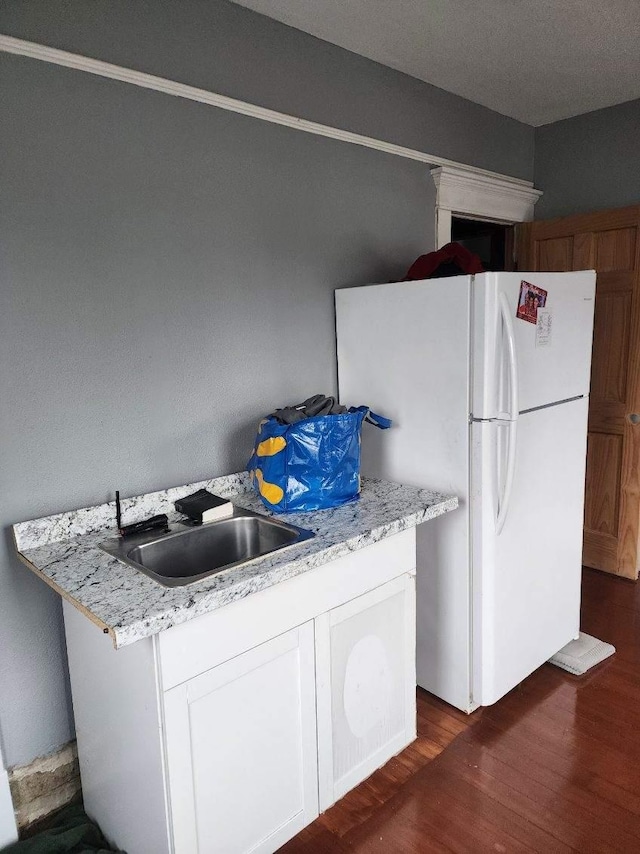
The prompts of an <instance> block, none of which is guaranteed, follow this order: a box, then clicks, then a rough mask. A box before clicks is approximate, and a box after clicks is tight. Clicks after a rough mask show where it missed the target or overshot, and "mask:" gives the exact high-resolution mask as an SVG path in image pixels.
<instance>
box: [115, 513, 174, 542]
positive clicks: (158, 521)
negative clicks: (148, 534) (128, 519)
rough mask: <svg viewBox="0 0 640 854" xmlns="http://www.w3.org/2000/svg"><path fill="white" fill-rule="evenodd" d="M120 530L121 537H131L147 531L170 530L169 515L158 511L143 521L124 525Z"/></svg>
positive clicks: (164, 531)
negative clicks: (155, 514)
mask: <svg viewBox="0 0 640 854" xmlns="http://www.w3.org/2000/svg"><path fill="white" fill-rule="evenodd" d="M119 530H120V536H121V537H131V536H133V534H142V533H144V532H145V531H156V530H158V531H162V532H163V533H165V534H166V533H168V531H169V517H168V516H167V514H166V513H158V515H157V516H152V517H151V518H150V519H145V520H144V521H142V522H133V523H132V524H131V525H122V526H121V528H120V529H119Z"/></svg>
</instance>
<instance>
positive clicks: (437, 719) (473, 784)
mask: <svg viewBox="0 0 640 854" xmlns="http://www.w3.org/2000/svg"><path fill="white" fill-rule="evenodd" d="M582 592H583V596H582V600H583V604H582V623H581V628H582V630H583V631H585V632H588V633H589V634H592V635H595V636H596V637H598V638H600V639H602V640H605V641H608V642H610V643H613V644H614V645H615V646H616V648H617V653H616V655H615V656H614V657H613V658H610V659H609V660H608V661H605V662H603V663H602V664H601V665H599V666H598V667H597V668H595V669H594V670H592V671H590V672H589V673H588V674H587V675H586V676H583V677H581V678H578V677H574V676H571V675H570V674H568V673H565V672H563V671H561V670H559V669H558V668H556V667H553V666H551V665H549V664H545V665H544V666H543V667H541V668H540V669H539V670H537V671H536V672H535V673H534V674H533V675H532V676H530V677H529V678H528V679H526V680H525V681H524V682H523V683H522V684H521V685H520V686H518V687H517V688H515V689H514V690H513V691H511V692H510V693H509V694H508V695H507V696H506V697H504V698H503V699H502V700H500V702H498V703H496V704H495V705H494V706H491V707H488V708H485V709H481V710H479V711H477V712H475V713H474V714H473V715H471V716H469V717H467V716H466V715H464V714H462V713H461V712H458V711H457V710H455V709H452V708H451V707H450V706H447V705H446V704H445V703H442V702H441V701H439V700H437V699H435V698H434V697H432V696H431V695H429V694H427V693H426V692H424V691H421V690H418V739H417V741H416V742H414V743H413V744H412V745H410V747H408V748H407V749H406V750H405V751H403V752H402V753H401V754H400V755H399V756H397V757H395V758H394V759H392V760H391V761H390V762H388V763H387V764H386V765H385V766H384V768H381V769H380V770H379V771H377V772H376V773H375V774H373V775H372V776H371V777H370V778H369V779H368V780H366V781H365V782H364V783H362V784H361V785H360V786H358V788H357V789H355V790H354V791H353V792H351V793H349V794H348V795H347V796H346V797H345V798H343V799H342V800H341V801H340V802H339V803H338V804H336V805H335V806H334V807H332V808H331V809H330V810H329V811H328V812H326V813H325V814H324V815H322V816H320V818H318V819H317V820H316V821H315V822H314V823H313V824H312V825H310V826H309V827H308V828H306V829H305V830H304V831H302V833H300V834H299V835H298V836H297V837H296V838H295V839H293V840H291V842H289V843H288V844H287V845H285V846H284V847H283V848H282V849H281V854H332V852H336V854H344V852H352V854H353V852H361V854H374V852H375V854H383V852H385V854H388V853H389V852H407V854H423V852H424V854H428V852H451V851H454V852H465V854H467V852H473V854H475V852H492V854H496V852H498V854H504V852H525V851H528V852H531V851H535V852H543V854H553V852H570V851H578V852H580V854H591V853H592V852H593V854H596V852H597V854H609V852H610V854H627V852H629V854H631V852H640V667H639V665H640V585H637V584H634V583H633V582H630V581H625V580H624V579H619V578H614V577H613V576H610V575H605V574H603V573H599V572H596V571H595V570H589V569H585V570H584V572H583V591H582Z"/></svg>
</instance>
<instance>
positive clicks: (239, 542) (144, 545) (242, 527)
mask: <svg viewBox="0 0 640 854" xmlns="http://www.w3.org/2000/svg"><path fill="white" fill-rule="evenodd" d="M313 536H315V535H314V533H313V532H312V531H307V530H305V529H304V528H297V527H296V526H295V525H288V524H286V523H284V522H279V521H277V520H275V519H270V518H268V517H267V516H261V515H260V514H259V513H252V512H251V511H250V510H238V509H236V510H235V511H234V515H233V516H232V517H230V518H228V519H221V520H220V521H218V522H209V523H207V524H205V525H202V526H199V527H190V528H187V529H186V530H178V531H174V532H171V533H168V534H161V535H160V536H158V534H157V533H146V534H140V535H138V536H135V537H130V538H128V539H122V537H113V538H112V539H110V540H105V541H104V542H102V543H100V548H101V549H102V550H103V551H106V552H108V553H109V554H111V555H114V556H115V557H117V558H119V559H120V560H123V561H124V562H125V563H128V564H130V565H131V566H133V567H135V568H136V569H138V570H140V572H144V573H145V574H146V575H148V576H150V577H151V578H153V579H155V581H158V582H159V583H160V584H164V585H165V586H166V587H178V586H180V585H184V584H191V582H193V581H199V580H200V579H202V578H207V576H209V575H214V574H215V573H217V572H222V571H223V570H225V569H231V568H232V567H237V566H242V565H244V564H246V563H249V562H250V561H252V560H255V559H256V558H259V557H263V556H264V555H267V554H271V553H272V552H275V551H279V550H280V549H284V548H287V546H293V545H295V544H296V543H300V542H303V541H304V540H308V539H310V538H311V537H313Z"/></svg>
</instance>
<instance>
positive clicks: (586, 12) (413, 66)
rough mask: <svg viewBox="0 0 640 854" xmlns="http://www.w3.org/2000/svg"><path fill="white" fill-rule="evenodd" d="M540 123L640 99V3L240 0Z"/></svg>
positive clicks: (639, 0)
mask: <svg viewBox="0 0 640 854" xmlns="http://www.w3.org/2000/svg"><path fill="white" fill-rule="evenodd" d="M235 2H238V3H239V5H241V6H246V7H248V8H250V9H254V10H255V11H256V12H260V13H262V14H263V15H267V16H268V17H270V18H275V19H276V20H278V21H282V22H283V23H285V24H289V25H290V26H292V27H296V28H297V29H299V30H304V31H305V32H307V33H311V34H312V35H314V36H317V37H318V38H320V39H323V40H324V41H328V42H331V43H333V44H336V45H340V47H343V48H346V49H347V50H350V51H353V52H354V53H358V54H360V55H361V56H366V57H368V58H369V59H373V60H375V61H376V62H380V63H382V64H383V65H388V66H389V67H391V68H395V69H397V70H398V71H404V72H405V73H406V74H410V75H412V76H413V77H417V78H419V79H420V80H425V81H427V82H428V83H433V84H434V85H435V86H439V87H441V88H442V89H447V90H448V91H449V92H454V93H455V94H456V95H462V96H463V97H465V98H469V99H470V100H471V101H475V102H476V103H478V104H483V105H484V106H486V107H490V108H491V109H492V110H497V112H499V113H503V114H504V115H507V116H512V117H513V118H515V119H519V120H520V121H522V122H526V123H527V124H530V125H542V124H547V123H548V122H554V121H557V120H558V119H564V118H568V117H569V116H575V115H579V114H580V113H587V112H590V111H591V110H596V109H599V108H600V107H608V106H611V105H612V104H619V103H622V102H623V101H630V100H632V99H634V98H640V0H235Z"/></svg>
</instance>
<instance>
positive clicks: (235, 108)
mask: <svg viewBox="0 0 640 854" xmlns="http://www.w3.org/2000/svg"><path fill="white" fill-rule="evenodd" d="M0 52H3V53H11V54H15V55H17V56H25V57H29V58H30V59H37V60H40V61H41V62H48V63H51V64H53V65H61V66H63V67H65V68H73V69H75V70H76V71H83V72H85V73H87V74H95V75H97V76H98V77H106V78H108V79H110V80H119V81H121V82H122V83H129V84H131V85H133V86H140V87H142V88H143V89H153V90H154V91H156V92H163V93H164V94H165V95H173V96H175V97H178V98H186V99H187V100H189V101H197V102H198V103H200V104H208V105H209V106H211V107H219V108H220V109H222V110H229V111H230V112H232V113H240V114H241V115H244V116H251V117H252V118H254V119H260V120H261V121H266V122H271V123H272V124H276V125H284V126H285V127H289V128H293V129H294V130H299V131H304V132H305V133H311V134H315V135H316V136H324V137H328V138H329V139H336V140H339V141H340V142H348V143H351V144H352V145H361V146H363V147H365V148H373V149H375V150H376V151H383V152H385V153H386V154H393V155H395V156H396V157H404V158H407V159H409V160H417V161H419V162H420V163H428V164H429V165H431V166H438V167H442V168H447V169H449V170H453V171H455V170H458V171H460V172H461V173H465V174H467V175H475V176H477V177H478V178H482V177H483V176H484V177H485V178H487V179H490V180H494V181H504V182H506V183H508V184H510V185H513V186H514V187H517V186H522V187H523V188H526V187H530V186H531V185H530V183H529V182H527V181H522V180H520V179H518V178H509V177H508V176H505V175H500V174H499V173H498V172H490V171H488V170H486V169H477V168H475V167H473V166H465V165H464V164H463V163H457V162H456V161H455V160H448V159H447V158H445V157H438V156H436V155H435V154H428V153H427V152H424V151H418V150H416V149H413V148H405V147H404V146H402V145H395V144H394V143H392V142H385V141H384V140H381V139H375V138H373V137H369V136H363V135H362V134H359V133H352V132H351V131H347V130H342V129H341V128H335V127H331V126H329V125H323V124H319V123H318V122H312V121H309V120H307V119H301V118H298V117H297V116H291V115H288V114H287V113H280V112H277V111H276V110H269V109H267V108H266V107H259V106H257V105H256V104H250V103H248V102H247V101H239V100H237V99H236V98H229V97H227V96H226V95H219V94H217V93H216V92H210V91H209V90H207V89H198V88H196V87H195V86H188V85H186V84H185V83H177V82H176V81H174V80H168V79H166V78H164V77H156V76H155V75H153V74H146V73H145V72H143V71H135V70H134V69H131V68H124V67H122V66H120V65H112V64H111V63H110V62H103V61H102V60H100V59H91V58H90V57H87V56H82V55H80V54H76V53H69V52H68V51H66V50H59V49H58V48H54V47H48V46H47V45H42V44H37V43H36V42H30V41H25V40H23V39H17V38H14V37H13V36H6V35H2V34H0Z"/></svg>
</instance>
